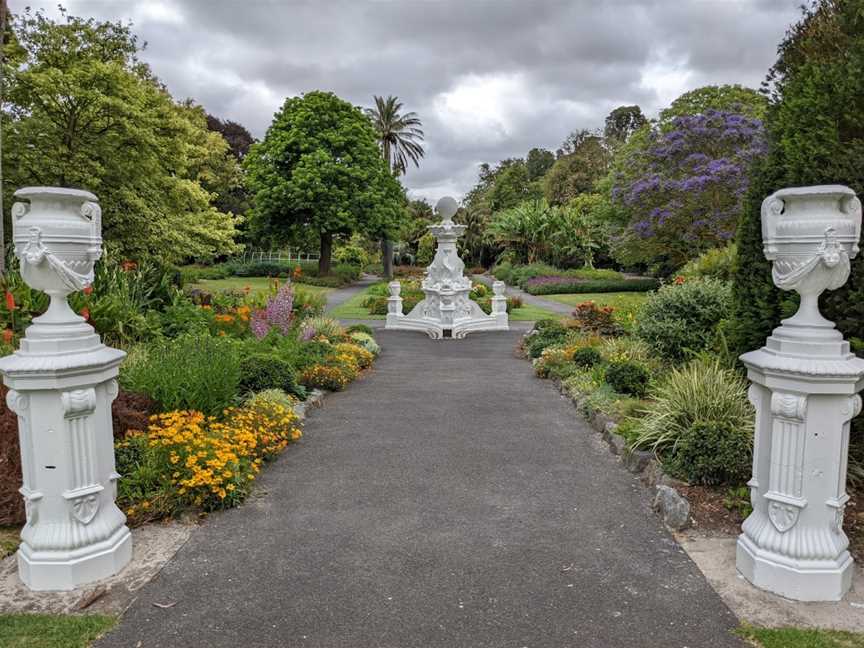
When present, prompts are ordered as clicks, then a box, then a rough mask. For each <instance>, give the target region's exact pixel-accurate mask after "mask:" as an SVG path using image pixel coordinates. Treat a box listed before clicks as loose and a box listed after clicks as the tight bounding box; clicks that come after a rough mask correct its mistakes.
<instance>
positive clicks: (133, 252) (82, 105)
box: [2, 10, 238, 261]
mask: <svg viewBox="0 0 864 648" xmlns="http://www.w3.org/2000/svg"><path fill="white" fill-rule="evenodd" d="M12 28H13V30H14V34H15V43H14V45H11V44H10V47H8V48H4V49H5V50H6V56H5V57H4V62H3V65H4V69H3V72H4V79H5V86H6V87H5V92H4V96H3V104H2V109H3V144H4V146H3V168H4V172H5V185H4V191H5V195H4V199H5V200H4V203H5V204H6V205H9V199H10V197H11V193H12V191H14V190H15V189H16V188H18V187H21V186H25V185H58V186H65V187H81V188H86V189H89V190H91V191H93V192H94V193H96V195H98V196H99V198H100V201H101V203H102V210H103V227H104V231H103V236H104V237H105V239H106V241H107V243H108V245H109V247H111V248H113V249H114V250H115V251H117V253H119V254H120V255H123V256H126V257H132V258H141V257H148V256H149V257H158V258H160V259H162V260H167V261H181V260H183V259H186V258H200V259H208V258H212V257H214V256H217V255H222V254H228V253H231V252H232V251H234V250H235V249H236V245H235V243H234V234H235V223H236V219H235V217H234V216H233V215H231V214H226V213H224V212H221V211H219V210H218V209H216V208H215V207H214V202H215V201H216V200H217V199H218V192H219V191H220V190H221V189H224V188H226V187H231V186H233V183H234V182H236V179H237V178H238V176H237V173H236V172H237V167H236V162H234V160H233V158H232V157H231V155H230V153H229V151H228V145H227V143H226V142H225V140H224V138H222V137H221V136H220V135H218V134H215V133H209V132H208V130H207V126H206V119H205V116H204V112H203V111H202V110H201V109H200V108H195V107H194V106H192V105H190V104H176V103H175V102H174V101H173V100H172V98H171V96H170V95H169V94H168V92H167V91H166V90H165V89H164V87H162V86H161V84H159V82H158V80H157V79H156V78H154V77H153V76H152V74H151V73H150V70H149V68H148V67H147V66H146V65H144V64H143V63H141V62H140V61H139V60H138V59H137V53H138V50H139V46H138V42H137V39H136V37H135V35H134V34H133V33H132V32H131V30H130V28H129V26H128V25H126V24H123V23H120V22H116V23H112V22H97V21H95V20H93V19H89V20H85V19H82V18H77V17H73V16H70V15H68V14H66V13H65V12H63V16H62V18H61V20H59V21H54V20H52V19H50V18H48V17H46V16H44V15H43V14H41V13H39V12H36V13H32V12H30V11H29V10H28V11H25V12H24V13H22V14H20V15H18V16H16V17H15V19H14V21H13V23H12Z"/></svg>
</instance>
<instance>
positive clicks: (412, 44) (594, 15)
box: [9, 0, 801, 201]
mask: <svg viewBox="0 0 864 648" xmlns="http://www.w3.org/2000/svg"><path fill="white" fill-rule="evenodd" d="M56 4H57V2H56V0H50V1H45V0H43V1H42V2H40V1H39V0H9V5H10V8H11V9H12V11H17V10H21V9H23V7H24V6H27V5H30V6H33V7H34V8H35V7H40V6H45V7H46V8H47V9H48V10H49V13H54V14H56V8H55V7H56ZM800 4H801V0H653V1H651V0H634V1H628V0H569V1H560V2H556V1H551V0H550V1H540V0H538V1H532V0H512V1H511V0H490V1H479V0H453V1H449V2H420V1H419V0H401V1H399V0H396V1H393V2H374V3H373V2H363V1H362V0H353V1H349V2H335V1H333V2H328V1H326V0H319V1H317V2H316V1H310V2H284V1H283V2H275V1H273V2H268V1H265V0H243V1H236V2H228V1H227V0H142V1H132V0H125V1H124V0H67V1H66V2H64V5H65V6H66V7H67V8H68V9H69V10H70V13H72V14H73V15H79V16H94V17H96V18H99V19H112V20H116V19H123V20H131V21H132V22H133V23H134V30H135V32H136V33H137V34H138V35H139V36H140V38H141V39H142V40H143V41H146V42H147V49H146V50H145V52H144V54H143V57H142V58H143V59H144V60H145V61H147V62H148V63H149V64H150V65H151V67H152V69H153V71H154V72H155V74H156V75H157V76H158V77H159V78H160V79H162V81H163V82H164V83H165V84H166V85H167V86H168V88H169V90H170V91H171V93H172V94H173V95H174V97H175V98H177V99H184V98H186V97H192V98H194V99H195V100H196V101H197V102H198V103H200V104H202V105H203V106H204V107H205V108H206V109H207V110H208V111H209V112H210V113H212V114H214V115H216V116H218V117H221V118H227V119H233V120H234V121H237V122H240V123H241V124H243V125H245V126H246V127H247V128H248V129H249V130H250V131H251V132H252V134H253V135H254V136H255V137H258V138H261V137H263V136H264V133H265V132H266V129H267V127H268V125H269V124H270V121H271V119H272V117H273V113H274V112H275V111H276V110H277V109H278V108H279V107H280V105H281V104H282V102H283V101H284V99H285V97H287V96H291V95H296V94H299V93H302V92H306V91H309V90H316V89H321V90H330V91H333V92H335V93H336V94H337V95H339V96H340V97H343V98H345V99H347V100H349V101H351V102H352V103H354V104H357V105H361V106H369V105H370V104H371V102H372V95H374V94H378V95H388V94H394V95H397V96H398V97H399V98H400V99H401V100H402V101H403V102H404V104H405V108H406V109H407V110H414V111H416V112H417V113H418V114H419V115H420V117H421V119H422V121H423V126H424V130H425V131H426V142H425V147H426V157H425V159H424V160H423V161H422V163H421V166H420V168H419V169H414V168H411V169H409V171H408V174H407V176H405V178H404V182H405V184H406V185H407V186H408V187H409V189H410V190H411V195H412V196H414V197H421V196H422V197H426V198H428V199H430V200H431V201H434V200H437V199H438V198H439V197H441V196H443V195H446V194H452V195H454V196H456V197H457V198H459V197H461V195H462V194H464V193H465V192H466V191H467V190H468V189H470V187H471V186H472V185H473V184H474V182H475V181H476V177H477V165H478V164H480V163H481V162H489V163H495V162H497V161H498V160H501V159H503V158H506V157H515V156H519V157H523V156H525V154H526V153H527V152H528V150H529V149H530V148H532V147H534V146H542V147H545V148H548V149H550V150H553V151H554V150H555V149H556V148H557V147H558V146H559V145H560V144H561V142H562V141H563V140H564V138H565V137H566V135H567V134H568V133H569V132H570V131H572V130H575V129H579V128H588V129H597V128H600V127H602V125H603V119H604V118H605V116H606V115H607V114H608V113H609V111H610V110H612V109H613V108H615V107H616V106H619V105H622V104H634V103H635V104H639V105H640V106H641V107H642V109H643V111H644V112H645V113H646V115H648V116H649V117H650V116H656V113H657V111H658V110H660V109H661V108H663V107H664V106H666V105H668V103H669V102H670V101H671V100H672V99H674V98H675V97H677V96H678V95H680V94H681V93H682V92H685V91H687V90H689V89H692V88H696V87H699V86H701V85H706V84H718V83H741V84H745V85H750V86H752V87H758V86H759V84H760V82H761V81H762V79H763V78H764V76H765V73H766V72H767V70H768V68H769V67H770V65H771V64H772V63H773V62H774V59H775V54H776V49H777V44H778V43H779V42H780V39H781V38H782V36H783V34H784V32H785V31H786V29H787V27H788V26H789V25H790V24H791V23H792V22H794V21H795V20H796V19H797V17H798V15H799V14H800V11H799V9H798V6H800Z"/></svg>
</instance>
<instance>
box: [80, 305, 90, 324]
mask: <svg viewBox="0 0 864 648" xmlns="http://www.w3.org/2000/svg"><path fill="white" fill-rule="evenodd" d="M81 317H83V318H84V319H85V320H88V321H89V320H90V309H89V308H86V307H85V308H82V309H81Z"/></svg>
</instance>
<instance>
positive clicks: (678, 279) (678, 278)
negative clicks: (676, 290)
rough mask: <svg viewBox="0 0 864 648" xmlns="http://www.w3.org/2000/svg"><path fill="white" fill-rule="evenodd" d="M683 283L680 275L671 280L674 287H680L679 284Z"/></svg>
mask: <svg viewBox="0 0 864 648" xmlns="http://www.w3.org/2000/svg"><path fill="white" fill-rule="evenodd" d="M684 281H685V279H684V277H682V276H681V275H678V276H677V277H675V278H674V279H673V280H672V282H673V283H674V284H675V285H676V286H680V285H681V284H683V283H684Z"/></svg>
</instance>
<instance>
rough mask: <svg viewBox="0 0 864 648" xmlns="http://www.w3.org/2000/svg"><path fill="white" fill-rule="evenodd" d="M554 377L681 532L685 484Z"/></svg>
mask: <svg viewBox="0 0 864 648" xmlns="http://www.w3.org/2000/svg"><path fill="white" fill-rule="evenodd" d="M544 380H552V381H554V382H555V384H556V385H557V387H558V391H559V392H560V393H561V395H562V396H564V397H565V398H568V399H570V400H571V401H572V402H573V405H574V407H576V410H577V411H578V412H579V414H580V415H582V417H583V418H585V420H586V421H588V423H589V424H590V425H591V427H592V428H594V429H595V430H596V431H597V432H599V433H600V434H601V435H602V436H603V440H604V441H606V443H607V444H608V445H609V449H610V450H611V451H612V453H613V454H615V455H618V456H619V457H620V458H621V463H622V464H624V467H625V468H627V470H629V471H630V472H631V473H633V474H634V475H639V476H640V477H641V479H642V482H643V483H645V484H646V485H647V486H648V487H654V488H655V489H656V494H655V496H654V503H653V507H654V510H655V511H656V512H657V513H658V514H659V515H660V516H661V517H662V518H663V523H664V524H665V525H666V526H667V527H669V529H671V530H672V531H681V530H682V529H685V528H687V527H688V526H689V525H690V502H689V501H688V500H687V498H686V497H685V496H684V495H683V494H682V493H681V491H680V490H679V489H678V488H677V487H679V486H683V485H685V484H684V483H683V482H681V481H679V480H677V479H674V478H673V477H670V476H669V475H667V474H666V473H665V472H663V466H662V465H661V464H660V462H659V461H658V460H657V457H656V455H655V454H654V453H653V452H651V451H650V450H633V449H631V448H630V446H629V445H628V443H627V440H626V439H625V438H624V437H623V436H621V435H620V434H618V432H617V430H618V424H617V423H616V422H615V421H613V420H612V419H611V418H610V417H608V416H606V415H605V414H603V413H601V412H594V413H593V414H590V415H587V414H585V413H584V411H583V409H582V407H581V402H580V400H579V398H578V397H574V396H573V395H571V394H570V393H569V392H568V391H567V390H566V389H565V388H564V385H563V383H562V382H561V381H560V380H556V379H554V378H549V379H544Z"/></svg>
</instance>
